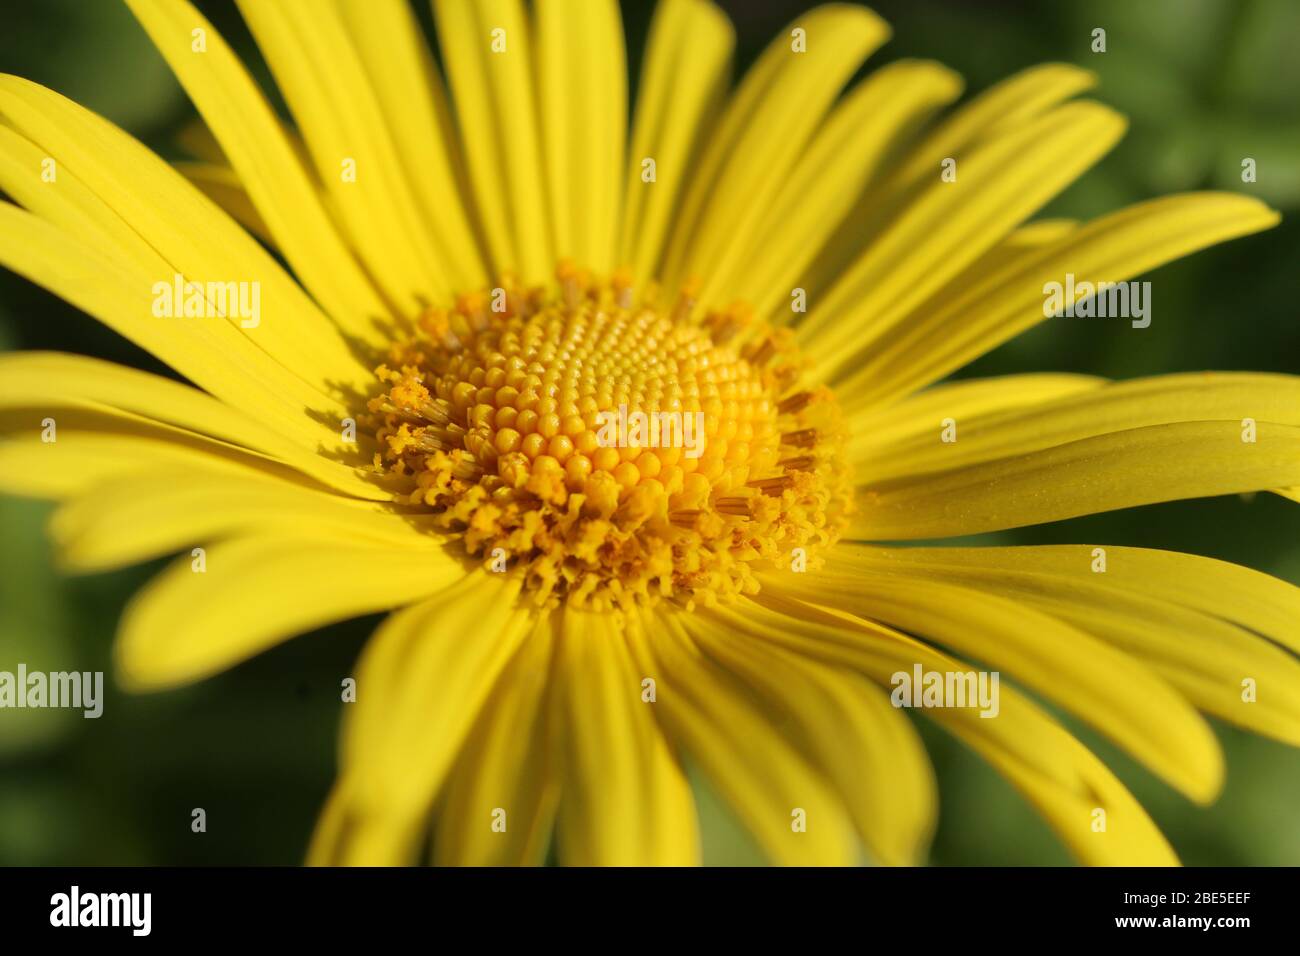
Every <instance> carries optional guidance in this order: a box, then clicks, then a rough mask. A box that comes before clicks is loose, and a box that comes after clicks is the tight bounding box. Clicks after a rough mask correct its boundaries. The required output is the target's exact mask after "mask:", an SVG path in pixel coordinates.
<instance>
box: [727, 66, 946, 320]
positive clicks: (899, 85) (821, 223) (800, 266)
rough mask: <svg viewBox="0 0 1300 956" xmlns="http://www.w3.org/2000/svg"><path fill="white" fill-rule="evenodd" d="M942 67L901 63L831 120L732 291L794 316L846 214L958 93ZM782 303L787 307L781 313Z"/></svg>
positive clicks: (767, 219)
mask: <svg viewBox="0 0 1300 956" xmlns="http://www.w3.org/2000/svg"><path fill="white" fill-rule="evenodd" d="M961 86H962V83H961V77H959V76H958V75H957V74H956V73H954V72H952V70H949V69H947V68H946V67H943V66H940V65H939V64H938V63H931V62H926V61H923V60H901V61H899V62H897V63H891V64H890V65H889V66H886V67H882V68H881V69H879V70H877V71H876V72H875V73H873V74H871V76H869V77H868V78H867V79H865V80H863V81H862V83H860V84H859V85H858V86H857V87H856V88H855V89H854V90H853V91H852V92H851V93H849V94H848V95H847V96H846V97H845V98H844V99H843V100H842V101H841V102H840V103H839V104H837V105H836V107H835V109H834V110H833V111H832V112H831V114H830V115H829V116H828V117H827V118H826V122H825V123H824V124H823V125H822V127H821V129H820V130H818V131H817V134H816V136H814V137H813V139H812V141H811V142H810V143H809V144H808V147H807V149H806V150H805V151H804V153H803V155H802V157H800V159H799V162H798V164H797V165H796V166H795V167H794V168H793V169H792V170H791V171H790V173H789V175H788V176H787V178H786V181H785V184H784V185H783V186H782V187H781V190H780V192H779V193H778V195H777V196H776V198H775V199H774V200H773V202H772V204H771V207H770V208H769V209H768V211H767V212H766V213H765V215H764V218H763V222H762V225H761V226H760V227H759V228H758V229H757V230H756V231H755V232H754V233H753V234H752V235H751V237H749V240H748V248H747V249H746V252H745V255H744V257H743V259H742V262H741V264H740V266H739V267H738V268H735V269H733V270H732V272H731V273H730V275H728V276H726V282H725V283H724V287H725V288H726V289H727V290H728V292H729V294H730V295H732V296H734V297H735V298H738V299H743V300H744V301H746V302H748V303H749V304H751V305H752V306H753V307H754V309H755V311H756V312H757V313H758V314H759V315H769V314H773V313H775V314H774V320H775V321H778V322H782V323H784V321H786V320H788V319H790V318H792V317H793V313H792V312H791V311H790V308H789V303H788V301H783V300H787V299H788V298H789V296H790V294H791V290H792V289H794V288H795V287H797V286H799V285H800V282H801V281H802V279H803V276H804V270H805V269H806V268H807V266H808V264H809V263H810V262H811V261H812V260H813V258H814V257H815V256H816V255H817V253H818V252H819V251H820V250H821V248H822V245H823V244H824V243H825V242H826V240H827V238H828V237H829V236H830V235H831V233H832V232H833V231H834V229H835V228H836V226H838V225H839V224H840V223H841V222H842V221H843V220H844V217H845V216H846V215H847V214H848V213H849V210H850V209H851V208H852V207H853V204H854V203H855V202H856V200H857V198H858V196H859V195H861V193H862V190H863V187H864V185H866V184H867V183H868V182H870V181H871V180H872V178H873V176H875V175H876V173H877V171H878V170H879V169H880V167H881V163H882V162H883V160H884V159H885V158H886V157H887V156H888V155H889V152H890V150H891V149H894V148H897V145H898V142H899V140H901V139H903V138H905V137H906V136H908V135H910V134H911V133H912V132H913V131H914V130H916V129H917V128H918V127H919V126H920V125H921V124H922V123H924V122H925V120H926V119H927V118H928V117H929V116H930V115H931V114H933V113H934V111H935V110H937V109H939V108H940V107H941V106H943V105H944V104H946V103H949V102H951V101H952V100H954V99H956V98H957V96H958V95H959V94H960V93H961ZM779 305H784V306H785V307H784V308H778V306H779Z"/></svg>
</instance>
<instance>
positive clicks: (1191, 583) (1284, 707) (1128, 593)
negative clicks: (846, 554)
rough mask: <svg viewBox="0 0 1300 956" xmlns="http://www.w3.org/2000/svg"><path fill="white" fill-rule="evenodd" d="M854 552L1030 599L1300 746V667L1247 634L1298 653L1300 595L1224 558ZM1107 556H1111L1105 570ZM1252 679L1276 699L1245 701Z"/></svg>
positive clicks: (1034, 550) (1183, 687) (1191, 694)
mask: <svg viewBox="0 0 1300 956" xmlns="http://www.w3.org/2000/svg"><path fill="white" fill-rule="evenodd" d="M851 553H855V554H858V553H860V554H862V555H863V556H864V557H865V558H866V559H867V560H868V561H869V562H871V563H875V562H879V563H886V564H901V565H903V566H906V567H907V568H908V569H909V570H912V569H914V570H915V571H916V572H917V573H921V574H925V575H933V576H935V577H937V578H939V579H941V580H945V581H951V582H954V583H966V584H969V585H970V586H973V587H978V588H980V589H982V590H990V591H994V592H996V593H999V594H1003V595H1007V596H1011V597H1013V598H1014V599H1015V600H1021V601H1025V602H1028V603H1031V604H1033V605H1034V606H1036V607H1039V608H1040V609H1041V610H1044V611H1045V612H1047V613H1049V614H1052V615H1054V616H1056V617H1059V618H1061V619H1063V620H1066V621H1069V622H1071V623H1072V624H1074V625H1075V626H1076V627H1078V628H1079V629H1080V630H1084V631H1088V632H1089V633H1093V634H1096V635H1097V636H1099V637H1101V638H1104V639H1106V640H1108V641H1110V642H1111V643H1114V644H1116V645H1117V646H1119V647H1121V648H1123V649H1124V650H1126V651H1128V652H1129V653H1132V654H1134V655H1136V656H1139V657H1141V658H1143V659H1144V660H1146V661H1148V662H1149V663H1150V664H1151V666H1152V667H1154V668H1156V670H1157V671H1158V672H1160V673H1161V674H1163V675H1164V676H1165V677H1166V679H1168V680H1169V681H1170V683H1171V684H1173V685H1174V686H1175V687H1177V688H1178V689H1179V690H1180V691H1182V692H1183V693H1184V694H1186V696H1187V697H1188V698H1189V699H1190V700H1191V701H1192V702H1193V703H1194V704H1196V706H1197V707H1198V708H1200V709H1201V710H1204V711H1206V712H1208V713H1212V714H1214V715H1215V716H1218V717H1222V718H1223V719H1225V720H1227V721H1230V722H1232V723H1235V724H1238V725H1239V726H1243V727H1247V728H1249V729H1251V730H1253V731H1255V732H1257V733H1262V734H1267V735H1268V736H1271V737H1275V738H1277V739H1280V740H1285V741H1287V742H1288V743H1300V663H1297V662H1296V660H1295V659H1294V658H1293V657H1292V656H1291V655H1289V654H1287V653H1286V652H1284V651H1282V650H1281V649H1279V648H1278V647H1276V646H1275V645H1273V644H1270V643H1269V642H1268V641H1265V640H1263V639H1261V638H1260V637H1257V636H1255V635H1254V634H1251V633H1250V632H1249V631H1247V630H1245V628H1247V627H1249V628H1252V629H1253V630H1255V631H1257V632H1258V633H1259V634H1262V635H1264V636H1265V637H1268V638H1271V639H1272V640H1275V641H1277V642H1278V643H1280V644H1282V645H1284V646H1286V647H1288V648H1291V649H1292V650H1295V649H1300V588H1296V587H1294V586H1292V585H1289V584H1287V583H1286V582H1284V581H1279V580H1278V579H1276V578H1271V577H1269V576H1268V575H1265V574H1260V573H1259V572H1256V571H1252V570H1250V569H1249V568H1242V567H1238V566H1236V565H1232V564H1228V563H1226V562H1222V561H1213V560H1211V559H1209V558H1200V557H1197V556H1196V555H1190V554H1177V553H1173V552H1164V551H1151V550H1146V549H1141V548H1110V547H1106V548H1101V549H1094V548H1093V547H1091V546H1061V547H1025V548H906V549H878V548H871V549H853V550H852V552H851ZM1099 554H1100V555H1101V556H1102V557H1103V558H1104V559H1105V561H1106V564H1105V565H1104V568H1105V570H1104V572H1101V573H1099V572H1098V571H1097V570H1096V569H1097V566H1098V565H1097V562H1098V556H1099ZM1229 622H1236V623H1237V624H1240V625H1241V626H1240V627H1238V626H1234V624H1232V623H1229ZM1247 678H1249V679H1250V680H1252V681H1253V682H1254V684H1255V685H1256V690H1257V691H1259V689H1260V688H1267V692H1259V693H1258V695H1257V698H1246V697H1244V695H1243V681H1244V680H1246V679H1247Z"/></svg>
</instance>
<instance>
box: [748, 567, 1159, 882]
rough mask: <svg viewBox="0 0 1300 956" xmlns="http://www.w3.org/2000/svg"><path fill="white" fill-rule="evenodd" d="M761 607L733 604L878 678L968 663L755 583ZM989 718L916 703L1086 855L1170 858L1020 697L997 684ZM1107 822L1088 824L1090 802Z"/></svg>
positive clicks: (767, 630)
mask: <svg viewBox="0 0 1300 956" xmlns="http://www.w3.org/2000/svg"><path fill="white" fill-rule="evenodd" d="M757 601H758V602H759V603H760V604H761V607H760V606H758V605H754V604H742V605H739V606H738V611H739V612H740V613H744V614H747V615H749V616H750V617H751V620H752V622H753V626H756V627H761V628H762V630H763V632H764V635H765V638H766V639H767V640H769V641H772V642H774V643H777V644H779V645H781V646H784V647H788V648H790V649H791V650H793V651H795V652H797V653H800V654H805V655H808V656H810V657H814V658H818V659H822V660H827V661H829V662H831V663H834V664H837V665H848V666H852V667H856V668H858V669H859V670H861V671H862V672H863V673H864V674H866V675H867V676H868V677H870V678H871V679H872V680H874V681H876V682H877V683H879V684H881V685H882V686H890V684H891V682H892V679H893V675H894V674H896V673H897V672H899V671H900V670H901V671H910V670H911V669H912V668H913V666H914V665H915V664H921V665H922V666H923V667H924V668H925V669H926V670H930V671H967V670H970V669H971V668H970V665H968V664H965V663H963V662H961V661H958V660H955V659H953V658H951V657H948V656H947V655H944V654H940V653H939V652H937V651H935V650H934V649H932V648H929V647H926V646H925V645H923V644H920V643H918V642H916V641H914V640H912V639H911V638H909V637H907V636H906V635H903V634H900V633H899V632H897V631H893V630H891V629H890V628H886V627H884V626H882V625H879V624H876V623H874V622H871V621H865V620H862V619H859V618H854V617H852V616H851V615H845V614H842V613H833V612H829V611H827V610H825V609H822V608H818V607H816V606H814V605H811V604H807V603H805V602H802V601H797V600H794V599H792V598H789V597H786V596H782V595H779V594H775V593H773V592H771V591H770V590H764V591H763V592H761V593H760V594H759V595H758V596H757ZM1000 697H1001V701H1000V704H1001V710H1000V712H999V715H998V717H997V718H996V719H984V718H981V717H980V716H979V711H978V710H975V709H972V708H961V707H953V708H940V709H931V710H926V711H924V713H925V714H926V716H928V717H930V718H931V719H933V720H934V721H935V723H937V724H939V725H941V726H943V727H944V728H945V729H947V730H949V731H950V732H951V733H953V734H954V735H955V736H957V737H958V738H960V739H961V740H962V741H964V742H965V743H966V744H967V745H968V746H970V747H971V748H972V749H973V750H975V751H976V752H977V753H979V754H980V755H981V756H982V757H983V758H984V759H985V760H987V761H988V762H989V763H990V764H992V765H993V767H994V768H995V769H996V770H997V771H998V772H999V773H1001V774H1002V775H1003V776H1005V777H1006V778H1007V780H1008V781H1009V782H1010V783H1011V784H1012V785H1013V786H1014V787H1015V788H1016V789H1017V790H1018V791H1019V792H1020V793H1021V795H1022V796H1024V797H1025V799H1026V800H1028V801H1029V802H1030V804H1031V805H1032V806H1033V807H1034V809H1036V810H1037V811H1038V812H1039V814H1041V815H1042V817H1043V818H1044V819H1045V820H1046V821H1047V822H1048V824H1049V825H1050V826H1051V827H1052V829H1053V830H1054V831H1055V832H1056V834H1057V836H1058V837H1059V838H1060V839H1061V841H1062V842H1063V843H1064V844H1065V845H1066V846H1067V847H1068V848H1069V850H1070V852H1071V853H1072V854H1073V855H1074V856H1075V857H1077V858H1078V859H1079V860H1080V861H1081V862H1083V863H1086V864H1090V865H1111V866H1116V865H1122V866H1136V865H1143V866H1167V865H1171V864H1174V865H1176V864H1177V862H1178V860H1177V857H1175V855H1174V852H1173V850H1172V849H1171V848H1170V847H1169V844H1168V842H1167V841H1166V840H1165V839H1164V837H1163V836H1162V835H1161V833H1160V831H1159V830H1158V829H1157V828H1156V826H1155V824H1154V823H1152V821H1151V818H1150V817H1148V816H1147V814H1146V812H1145V811H1144V810H1143V809H1142V807H1141V806H1140V805H1139V804H1138V803H1137V801H1136V800H1134V799H1133V797H1132V795H1131V794H1129V792H1128V791H1127V790H1126V789H1125V788H1124V786H1123V785H1122V784H1121V783H1120V782H1119V781H1118V780H1116V779H1115V777H1114V775H1113V774H1111V772H1110V771H1109V770H1108V769H1107V768H1106V766H1105V765H1104V764H1103V763H1102V762H1101V761H1100V760H1098V759H1097V758H1096V757H1095V756H1094V755H1093V754H1092V752H1091V751H1089V750H1088V749H1087V748H1086V747H1084V746H1083V745H1082V744H1081V743H1079V742H1078V741H1077V740H1076V739H1075V738H1074V737H1073V736H1072V735H1071V734H1069V733H1068V732H1067V731H1066V730H1065V729H1064V728H1062V727H1061V726H1060V725H1059V724H1058V723H1057V722H1056V721H1054V720H1053V719H1052V718H1051V717H1049V716H1048V715H1047V714H1046V713H1044V712H1043V711H1042V709H1041V708H1039V707H1038V706H1037V705H1035V704H1033V703H1032V702H1030V700H1029V699H1028V698H1026V697H1025V696H1023V695H1022V694H1020V693H1018V692H1017V691H1016V690H1015V689H1014V688H1010V687H1002V688H1001V691H1000ZM1099 809H1100V810H1104V811H1105V814H1106V830H1105V831H1104V832H1097V831H1096V830H1094V828H1093V822H1094V820H1095V819H1096V817H1095V816H1094V814H1095V811H1096V810H1099Z"/></svg>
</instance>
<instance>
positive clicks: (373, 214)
mask: <svg viewBox="0 0 1300 956" xmlns="http://www.w3.org/2000/svg"><path fill="white" fill-rule="evenodd" d="M239 9H240V12H241V13H242V14H243V16H244V20H245V21H246V22H247V23H248V27H249V29H250V30H251V31H252V33H253V36H254V37H255V38H256V40H257V44H258V47H259V49H260V50H261V51H262V53H263V55H264V56H265V57H266V62H267V65H268V66H269V67H270V68H271V72H272V74H273V75H274V76H275V82H276V85H277V86H278V87H279V88H280V91H281V92H282V93H283V94H284V98H285V100H286V101H287V102H288V104H289V108H290V110H291V111H292V112H293V115H294V119H295V120H297V123H298V127H299V129H301V130H302V135H303V139H304V140H306V142H307V147H308V149H309V150H310V151H311V156H312V159H313V161H314V162H315V164H316V172H317V175H318V176H319V177H320V181H321V182H322V183H323V184H324V186H325V188H326V190H327V191H328V192H329V195H330V196H331V197H332V198H333V201H334V204H335V207H336V208H337V210H338V213H339V216H340V217H341V219H342V221H343V222H344V223H345V224H346V227H347V231H348V235H349V237H350V238H351V240H352V242H353V245H354V248H355V249H356V251H357V254H358V255H359V256H360V257H361V259H362V261H364V262H365V263H366V267H367V269H368V270H369V272H370V274H371V275H373V276H375V277H376V278H377V280H378V281H379V283H380V285H381V286H382V287H383V289H384V291H385V292H386V293H387V295H388V297H389V298H390V299H391V300H392V301H393V302H394V303H395V304H396V305H397V307H398V308H399V309H400V310H401V311H402V313H403V314H405V315H407V316H408V317H409V316H412V315H414V314H415V313H417V312H418V311H419V310H420V308H421V307H422V304H427V303H429V302H434V301H440V300H443V301H445V300H447V299H449V298H450V296H451V295H452V294H453V293H454V292H455V291H456V290H455V289H453V288H452V285H451V281H450V278H449V277H448V275H447V273H446V271H445V269H444V266H443V259H442V257H441V256H440V255H439V252H438V249H437V247H436V246H435V244H434V241H433V239H432V237H431V236H430V234H429V232H428V228H427V226H426V224H425V223H424V222H423V221H422V218H421V217H420V216H419V215H418V211H417V203H416V198H415V196H414V194H413V192H412V189H411V186H410V184H409V183H408V182H407V180H406V174H405V171H404V169H403V167H402V162H401V159H400V157H399V156H398V153H397V148H396V146H395V145H394V143H393V137H392V135H391V134H390V131H389V129H388V128H387V126H386V125H385V123H384V117H383V112H382V110H381V109H380V107H379V104H378V102H377V100H376V98H375V95H374V91H373V90H372V89H371V86H370V81H369V79H368V78H367V76H366V75H365V71H364V69H363V67H362V65H361V60H360V58H359V57H358V55H357V52H356V49H355V48H354V47H353V46H352V41H351V39H350V38H349V36H348V32H347V27H346V25H345V24H344V22H343V18H342V14H341V12H340V10H339V7H338V5H337V4H335V3H312V2H310V0H306V2H304V0H280V2H278V3H248V2H246V0H240V3H239ZM349 161H350V162H351V163H352V166H351V167H349V165H348V164H349Z"/></svg>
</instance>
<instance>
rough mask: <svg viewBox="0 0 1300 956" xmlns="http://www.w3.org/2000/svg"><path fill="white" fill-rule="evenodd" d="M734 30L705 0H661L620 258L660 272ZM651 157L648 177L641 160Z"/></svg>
mask: <svg viewBox="0 0 1300 956" xmlns="http://www.w3.org/2000/svg"><path fill="white" fill-rule="evenodd" d="M735 43H736V38H735V33H734V32H733V30H732V28H731V21H729V20H728V19H727V17H726V15H725V14H723V13H722V11H721V10H719V9H718V8H717V7H716V6H715V5H714V4H713V3H712V2H710V0H661V2H660V3H659V4H658V5H657V6H656V8H655V14H654V19H653V21H652V22H651V25H650V37H649V40H648V41H647V43H646V50H645V59H644V61H643V64H642V68H641V81H640V84H639V85H638V91H639V92H638V94H637V104H636V115H635V118H634V121H633V125H632V145H631V152H630V153H629V155H628V167H629V168H628V173H627V187H626V193H625V196H624V201H623V217H622V220H623V228H622V233H621V236H622V238H621V240H620V243H619V250H620V252H619V263H620V265H623V264H626V265H627V266H628V267H630V268H631V270H632V274H633V276H635V277H636V278H637V279H638V280H640V281H642V282H645V281H649V280H650V279H653V278H655V277H656V276H657V275H658V270H659V264H660V261H661V259H662V256H663V247H664V241H665V238H666V237H667V235H668V232H669V230H670V228H671V227H672V223H673V220H674V218H675V215H676V213H677V210H678V207H679V205H680V203H681V202H682V200H683V198H684V197H685V194H686V188H687V186H688V185H689V183H690V180H691V172H692V169H693V168H694V166H695V165H696V164H697V162H698V159H699V155H700V153H701V151H702V150H703V149H704V148H705V145H706V142H707V140H706V136H707V134H708V132H709V131H710V129H711V127H712V125H713V120H714V117H715V116H716V114H717V112H718V110H719V109H720V106H721V102H722V99H723V96H724V94H725V91H726V88H727V84H728V83H729V82H730V78H731V77H730V66H731V53H732V49H733V47H734V46H735ZM647 159H653V160H654V162H655V177H654V180H653V181H652V182H646V181H645V180H644V179H643V178H642V164H643V163H644V162H645V160H647Z"/></svg>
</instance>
